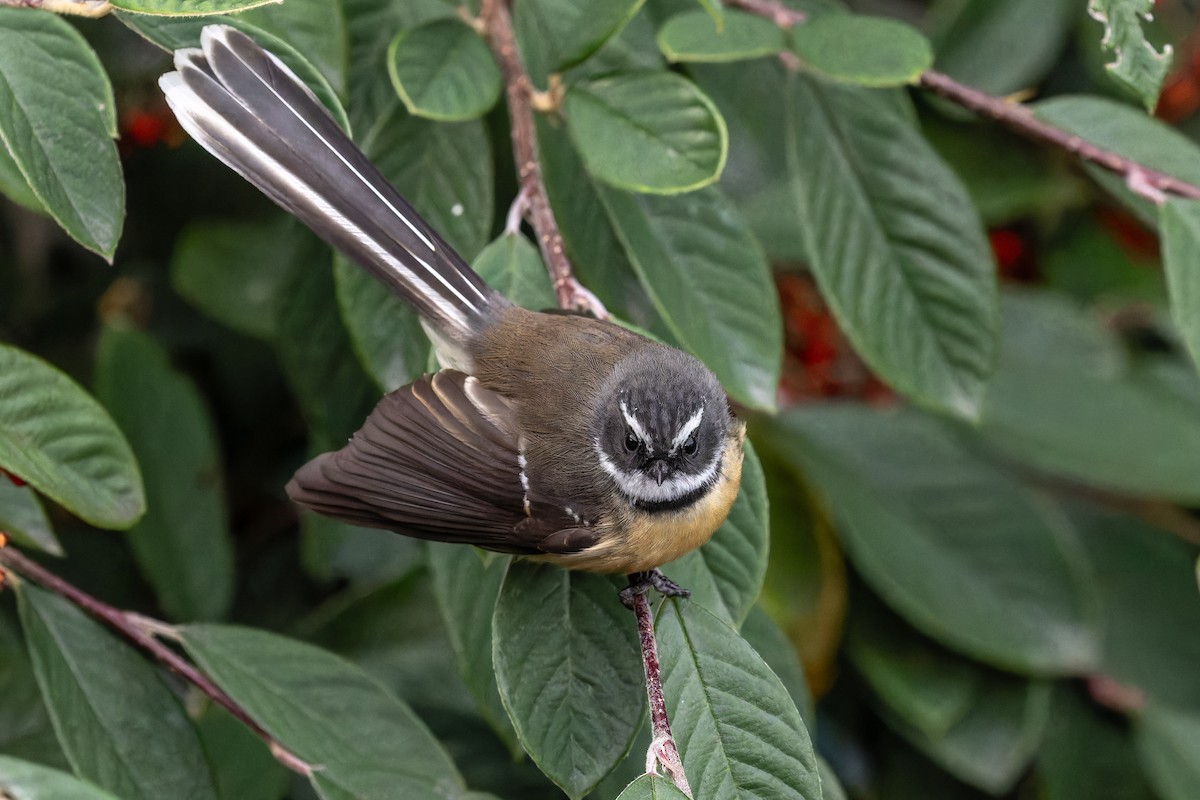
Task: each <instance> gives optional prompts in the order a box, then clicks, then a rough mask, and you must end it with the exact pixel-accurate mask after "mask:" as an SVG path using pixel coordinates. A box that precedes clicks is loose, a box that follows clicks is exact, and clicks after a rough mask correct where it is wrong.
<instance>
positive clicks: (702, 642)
mask: <svg viewBox="0 0 1200 800" xmlns="http://www.w3.org/2000/svg"><path fill="white" fill-rule="evenodd" d="M655 629H656V631H657V634H658V656H659V661H660V663H661V666H662V682H663V694H664V696H665V698H666V702H667V715H668V716H669V717H670V719H671V729H672V731H673V733H674V735H675V742H676V744H678V745H679V749H680V751H681V755H682V756H683V768H684V772H685V773H686V774H687V776H688V782H689V783H690V784H691V786H692V792H693V794H694V795H695V796H696V797H703V798H705V800H727V798H736V799H737V800H750V798H762V800H788V798H804V800H819V798H820V797H821V784H820V780H819V778H818V777H817V763H816V757H815V756H814V755H813V750H812V744H811V743H810V742H809V736H808V731H807V730H805V728H804V723H803V721H801V719H800V712H799V711H797V710H796V706H795V704H794V703H792V700H791V698H790V697H788V693H787V690H786V689H785V688H784V687H783V684H782V683H780V682H779V678H777V677H776V676H775V673H773V672H771V670H770V668H769V667H768V666H767V665H766V664H765V663H764V662H763V660H762V659H761V658H760V657H759V655H758V654H757V653H755V652H754V650H753V649H752V648H751V647H750V645H748V644H746V642H745V640H744V639H742V638H741V637H740V636H738V634H737V631H735V630H733V628H730V627H729V625H728V624H726V623H725V622H723V621H722V620H721V619H719V618H718V617H716V616H714V615H712V614H711V613H709V612H708V611H706V610H704V608H703V607H701V606H699V605H697V604H695V603H688V602H686V601H684V602H682V603H681V602H680V601H677V600H668V601H666V602H665V603H664V605H663V607H662V609H661V611H660V612H659V615H658V621H657V623H656V626H655Z"/></svg>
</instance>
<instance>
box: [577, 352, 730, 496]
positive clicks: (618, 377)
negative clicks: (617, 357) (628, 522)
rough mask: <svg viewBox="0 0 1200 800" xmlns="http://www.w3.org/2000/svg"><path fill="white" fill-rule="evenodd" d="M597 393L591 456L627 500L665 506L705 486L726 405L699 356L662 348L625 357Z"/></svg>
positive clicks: (711, 478)
mask: <svg viewBox="0 0 1200 800" xmlns="http://www.w3.org/2000/svg"><path fill="white" fill-rule="evenodd" d="M605 394H606V396H605V398H604V402H603V404H602V406H601V408H600V412H599V417H598V419H597V421H596V428H597V431H598V432H597V434H596V437H595V449H596V454H597V457H598V458H599V459H600V466H601V467H602V468H603V469H604V471H605V472H607V473H608V474H609V476H610V477H612V479H613V480H614V481H615V482H616V484H617V487H618V488H619V489H620V490H621V493H622V494H623V495H624V496H625V498H626V499H627V500H629V501H630V503H632V504H633V505H636V506H638V507H640V508H643V509H647V510H651V511H663V510H671V509H676V508H681V507H683V506H685V505H688V504H689V503H692V502H694V501H695V500H696V499H698V498H699V497H702V496H703V495H704V494H705V493H707V491H708V490H709V489H711V488H712V486H713V485H714V484H715V483H716V480H717V477H718V475H719V474H720V469H721V456H722V454H723V453H724V449H725V437H726V433H727V431H728V428H729V408H728V403H727V400H726V398H725V392H724V391H723V390H722V389H721V387H720V385H719V384H718V383H717V380H716V378H714V377H713V375H712V373H710V372H709V371H708V370H707V369H706V368H705V367H704V366H703V365H702V364H701V363H700V362H699V361H697V360H696V359H694V358H692V357H691V356H688V355H685V354H683V353H680V352H678V351H673V350H665V349H664V350H661V351H660V350H657V349H655V350H653V351H651V352H650V353H642V354H638V355H635V356H631V357H630V358H629V359H627V360H626V362H625V363H623V364H621V365H620V366H619V367H618V368H617V370H616V371H615V373H614V376H613V379H612V380H611V381H610V382H609V384H608V385H607V386H606V387H605Z"/></svg>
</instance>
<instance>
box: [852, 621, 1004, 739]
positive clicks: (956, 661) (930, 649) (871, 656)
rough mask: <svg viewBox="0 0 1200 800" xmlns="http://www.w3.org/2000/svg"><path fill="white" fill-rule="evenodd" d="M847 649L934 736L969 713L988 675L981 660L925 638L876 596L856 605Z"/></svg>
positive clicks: (886, 696) (886, 699) (901, 711)
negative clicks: (962, 654)
mask: <svg viewBox="0 0 1200 800" xmlns="http://www.w3.org/2000/svg"><path fill="white" fill-rule="evenodd" d="M846 652H847V653H848V655H849V656H850V660H851V662H852V663H853V664H854V668H855V669H856V670H858V672H859V673H860V674H861V675H862V676H863V677H864V678H865V679H866V681H867V683H868V684H869V685H870V687H871V690H872V691H873V692H874V693H875V695H876V696H877V697H878V698H879V699H880V700H881V701H883V703H885V704H886V705H887V706H888V708H889V709H891V710H892V711H893V712H894V713H895V714H897V715H899V717H900V718H901V719H903V720H904V721H905V722H906V723H907V724H908V725H909V726H911V727H913V728H915V729H916V730H918V731H920V732H921V733H922V734H924V735H925V736H927V737H929V738H930V739H940V738H942V737H943V736H945V735H946V734H947V733H949V732H950V730H951V729H952V728H953V727H954V725H955V724H957V723H958V722H959V721H960V720H962V719H963V717H965V716H966V715H967V713H968V712H969V711H970V709H971V705H972V704H973V703H974V702H975V700H976V697H977V695H978V693H979V690H980V687H981V686H982V685H983V683H984V680H985V677H986V676H985V673H984V670H983V669H981V668H980V666H979V665H978V664H977V663H975V662H972V661H968V660H967V659H965V658H963V657H962V656H958V655H955V654H953V653H951V652H949V651H948V650H944V649H942V648H940V647H938V646H937V645H935V644H934V643H933V642H931V641H929V640H928V639H925V638H923V637H922V636H920V634H918V633H916V631H914V630H912V629H911V628H909V627H908V626H907V625H905V624H904V623H903V622H902V621H901V620H899V619H897V618H896V617H895V616H894V615H893V614H891V613H890V612H889V611H888V610H887V609H886V607H885V606H883V604H882V603H880V602H879V601H877V600H874V599H873V598H867V599H866V601H865V602H862V603H860V605H859V606H858V607H857V608H856V612H855V615H854V616H853V617H852V619H851V624H850V628H849V632H848V636H847V639H846Z"/></svg>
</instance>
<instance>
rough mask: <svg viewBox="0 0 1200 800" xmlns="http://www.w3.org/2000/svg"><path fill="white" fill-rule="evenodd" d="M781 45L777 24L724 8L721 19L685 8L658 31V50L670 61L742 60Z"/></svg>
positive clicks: (780, 32)
mask: <svg viewBox="0 0 1200 800" xmlns="http://www.w3.org/2000/svg"><path fill="white" fill-rule="evenodd" d="M718 7H719V6H718ZM783 48H784V40H783V31H781V30H780V29H779V26H777V25H775V24H774V23H773V22H771V21H770V20H768V19H763V18H762V17H757V16H754V15H753V14H747V13H745V12H742V11H736V10H733V9H730V10H728V11H725V12H724V14H723V15H722V17H721V19H720V21H718V20H717V19H715V18H714V17H713V15H712V14H710V13H709V12H707V11H704V10H697V11H685V12H683V13H682V14H676V15H675V16H673V17H671V18H670V19H669V20H667V21H666V23H665V24H664V25H663V26H662V27H661V28H660V29H659V31H658V49H659V50H661V51H662V53H663V55H665V56H666V57H667V58H668V59H670V60H671V61H712V62H724V61H741V60H743V59H747V58H762V57H763V56H769V55H774V54H775V53H778V52H779V51H780V50H782V49H783Z"/></svg>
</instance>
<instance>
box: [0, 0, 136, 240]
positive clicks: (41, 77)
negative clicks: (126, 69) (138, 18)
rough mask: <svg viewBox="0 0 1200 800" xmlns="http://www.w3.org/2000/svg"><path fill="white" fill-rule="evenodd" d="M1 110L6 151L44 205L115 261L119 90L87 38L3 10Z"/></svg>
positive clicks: (51, 20) (33, 15)
mask: <svg viewBox="0 0 1200 800" xmlns="http://www.w3.org/2000/svg"><path fill="white" fill-rule="evenodd" d="M47 75H53V76H54V80H47V79H46V76H47ZM0 108H3V109H4V110H5V113H3V114H0V143H2V144H3V146H4V147H6V148H7V149H8V151H9V153H10V154H11V155H12V158H13V160H14V161H15V162H16V164H17V167H18V168H19V169H20V171H21V175H22V176H23V177H24V178H25V180H26V181H27V182H28V184H29V188H30V190H32V192H33V194H34V196H35V197H36V198H37V201H38V203H40V204H41V205H42V206H43V207H44V208H45V209H46V211H47V212H48V213H49V214H50V216H52V217H53V218H54V220H55V221H56V222H57V223H58V224H59V225H61V226H62V228H63V230H65V231H66V232H67V233H68V234H69V235H70V236H71V238H72V239H74V240H75V241H77V242H79V243H80V244H81V245H83V246H84V247H86V248H87V249H89V250H92V251H93V252H96V253H98V254H100V255H101V256H103V257H104V258H106V259H108V260H109V261H112V257H113V252H114V251H115V250H116V247H117V240H118V239H119V238H120V236H121V226H122V224H123V222H124V219H125V182H124V178H123V177H122V175H121V162H120V160H119V159H118V157H117V147H116V145H115V144H114V143H113V139H114V138H115V137H116V135H117V121H116V119H117V118H116V111H115V108H114V100H113V92H112V85H111V84H110V83H109V82H108V76H107V75H106V74H105V72H104V68H103V66H102V65H101V64H100V60H99V59H98V58H97V57H96V54H95V53H94V52H93V51H92V48H91V47H89V46H88V43H87V42H86V41H84V38H83V36H81V35H80V34H79V32H78V31H77V30H76V29H75V28H74V27H72V26H71V25H70V24H69V23H68V22H66V21H65V20H63V19H61V18H60V17H58V16H56V15H54V14H51V13H49V12H41V11H33V10H30V9H25V8H0Z"/></svg>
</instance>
